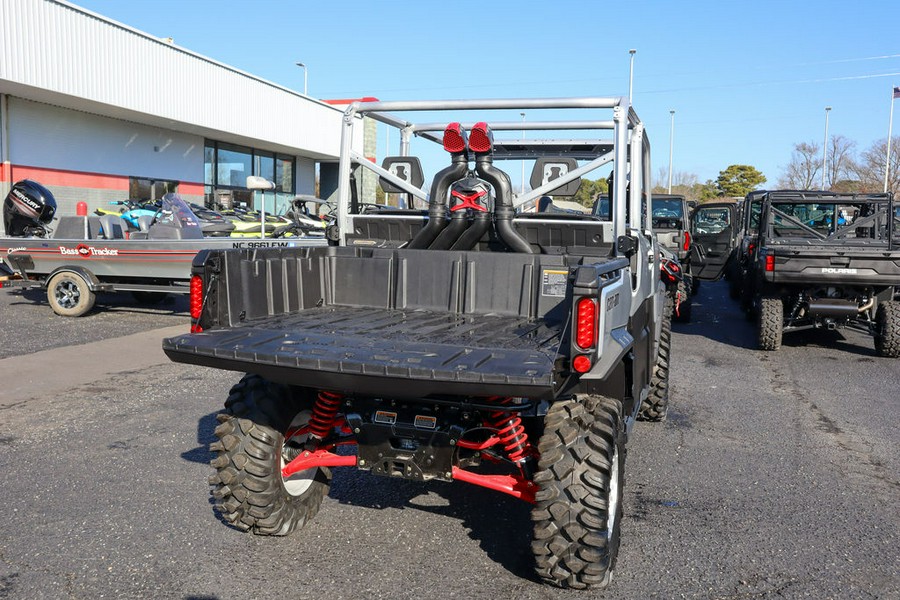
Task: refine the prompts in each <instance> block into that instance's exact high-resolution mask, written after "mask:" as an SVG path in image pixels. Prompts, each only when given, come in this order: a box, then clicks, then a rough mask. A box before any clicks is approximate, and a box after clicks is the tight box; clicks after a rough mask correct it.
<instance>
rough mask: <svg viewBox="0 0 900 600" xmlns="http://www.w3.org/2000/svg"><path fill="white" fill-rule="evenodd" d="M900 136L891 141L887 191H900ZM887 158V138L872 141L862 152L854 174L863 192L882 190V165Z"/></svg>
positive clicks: (895, 192)
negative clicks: (899, 150) (899, 149)
mask: <svg viewBox="0 0 900 600" xmlns="http://www.w3.org/2000/svg"><path fill="white" fill-rule="evenodd" d="M898 147H900V136H895V137H894V138H893V139H892V141H891V172H890V179H889V180H888V191H889V192H894V194H897V193H900V152H898ZM886 160H887V138H884V139H882V140H878V141H876V142H874V143H873V144H872V145H871V146H870V147H869V149H868V150H866V151H865V152H863V153H862V156H861V157H860V160H859V162H858V164H857V165H856V176H857V177H858V178H859V180H860V182H861V186H862V191H864V192H881V191H883V190H884V167H885V163H886Z"/></svg>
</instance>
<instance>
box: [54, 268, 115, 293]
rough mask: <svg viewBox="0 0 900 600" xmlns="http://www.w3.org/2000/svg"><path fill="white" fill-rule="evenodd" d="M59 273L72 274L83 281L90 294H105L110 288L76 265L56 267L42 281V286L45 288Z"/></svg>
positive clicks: (87, 270) (88, 270)
mask: <svg viewBox="0 0 900 600" xmlns="http://www.w3.org/2000/svg"><path fill="white" fill-rule="evenodd" d="M59 273H72V274H73V275H77V276H78V277H81V278H82V279H83V280H84V282H85V284H87V286H88V289H89V290H90V291H92V292H106V291H109V290H110V286H109V285H106V284H103V283H101V282H100V280H99V279H97V276H96V275H94V274H93V273H91V271H90V269H85V268H84V267H80V266H77V265H66V266H64V267H58V268H56V269H54V270H53V271H51V272H50V273H49V274H48V275H47V277H46V278H45V279H44V286H45V287H46V285H47V282H49V281H50V280H51V279H53V278H54V277H55V276H56V275H57V274H59Z"/></svg>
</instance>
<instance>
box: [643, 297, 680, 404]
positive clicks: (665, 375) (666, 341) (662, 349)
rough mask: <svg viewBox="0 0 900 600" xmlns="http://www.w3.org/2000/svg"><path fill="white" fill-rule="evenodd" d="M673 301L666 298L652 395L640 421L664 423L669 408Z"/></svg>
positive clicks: (654, 369) (644, 402)
mask: <svg viewBox="0 0 900 600" xmlns="http://www.w3.org/2000/svg"><path fill="white" fill-rule="evenodd" d="M671 306H672V300H671V298H668V297H667V298H666V310H665V312H664V315H663V322H662V330H661V331H660V334H659V351H658V352H657V354H656V365H655V366H654V367H653V378H652V379H651V380H650V393H649V394H648V395H647V398H646V399H645V400H644V401H643V402H641V410H640V412H638V415H637V417H638V419H639V420H641V421H662V420H664V419H665V418H666V411H667V410H668V408H669V354H670V352H671V349H672V316H671V315H672V309H671Z"/></svg>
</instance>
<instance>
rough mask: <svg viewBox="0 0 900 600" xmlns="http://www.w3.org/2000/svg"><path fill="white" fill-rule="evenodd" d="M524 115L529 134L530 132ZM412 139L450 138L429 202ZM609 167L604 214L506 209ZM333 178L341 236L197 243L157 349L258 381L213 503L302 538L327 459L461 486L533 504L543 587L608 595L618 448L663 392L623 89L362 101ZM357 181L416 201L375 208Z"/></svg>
mask: <svg viewBox="0 0 900 600" xmlns="http://www.w3.org/2000/svg"><path fill="white" fill-rule="evenodd" d="M521 110H528V111H529V115H533V116H534V117H535V120H534V121H531V122H529V123H528V124H527V129H528V130H529V131H538V132H542V133H541V134H539V139H535V140H533V141H529V140H522V139H520V136H519V135H518V132H519V131H520V130H521V129H522V127H523V125H522V122H521V121H520V120H519V119H518V114H519V112H520V111H521ZM548 110H552V111H554V112H553V113H551V114H549V115H548V120H541V118H540V116H539V115H540V114H541V113H542V112H543V113H544V114H547V111H548ZM420 111H427V115H428V119H429V121H427V122H424V123H420V124H417V123H414V122H413V121H412V118H413V117H414V116H415V115H416V114H418V113H419V112H420ZM560 114H564V115H566V116H570V117H571V122H569V121H565V120H561V119H560ZM361 117H368V118H371V119H374V120H375V121H378V122H380V123H383V124H386V125H388V126H391V127H396V128H398V129H399V136H398V137H397V138H393V137H392V139H400V148H401V154H400V155H399V156H390V157H387V158H385V159H384V161H383V163H382V164H381V165H378V164H376V163H374V162H371V161H369V160H368V159H367V158H366V157H365V156H364V155H362V153H361V152H360V151H359V146H360V145H359V141H360V140H361V139H362V130H363V122H362V118H361ZM560 131H565V132H566V133H564V134H563V136H562V137H559V139H557V138H555V137H552V136H555V135H558V132H560ZM441 132H443V133H441ZM494 132H498V136H497V138H495V137H494ZM604 132H606V133H607V135H608V133H612V137H611V138H608V137H602V136H603V135H604ZM504 133H505V134H506V135H507V137H506V138H505V139H504V138H503V137H502V135H503V134H504ZM578 135H580V136H582V137H584V139H573V136H578ZM585 136H587V137H585ZM598 136H600V137H598ZM413 141H415V142H416V143H421V144H423V145H431V144H433V143H436V144H438V145H439V147H440V146H443V149H444V151H445V152H446V153H445V154H444V156H445V157H446V158H445V159H444V160H445V161H446V162H445V163H444V165H443V168H441V169H440V170H439V171H438V172H437V173H435V174H434V175H433V180H432V182H431V187H430V193H426V191H425V190H424V189H422V185H423V182H424V181H425V180H426V179H425V177H424V173H423V170H422V166H421V161H420V160H419V159H418V158H417V157H416V156H414V155H413V151H414V149H413V148H412V144H411V142H413ZM432 154H433V153H432ZM522 160H529V161H534V168H533V170H532V177H531V183H532V188H533V189H531V190H530V191H528V192H524V193H521V194H515V193H514V192H513V185H512V183H511V181H510V177H509V175H508V174H507V171H504V170H503V169H501V167H500V166H499V165H500V164H502V163H503V162H504V161H512V165H511V168H512V169H513V170H514V172H515V171H518V170H519V166H520V164H521V161H522ZM604 167H605V168H606V169H607V170H608V169H611V170H612V173H613V180H614V185H613V189H612V190H611V203H612V210H611V213H610V216H609V218H605V219H604V218H601V217H598V216H595V215H589V214H574V213H553V212H548V213H524V212H520V211H519V210H518V209H519V208H520V207H522V206H531V205H534V203H535V202H536V201H537V200H538V199H539V198H541V197H542V196H545V195H555V196H566V195H572V194H574V193H575V192H576V191H577V189H578V187H579V185H580V178H581V177H582V176H586V175H589V174H591V173H596V174H595V175H594V177H597V176H598V175H599V176H604V175H606V173H602V174H601V173H598V171H599V170H600V169H601V168H604ZM338 172H339V181H338V182H337V184H338V189H337V192H336V194H337V217H336V220H335V222H334V223H333V225H331V227H330V228H329V230H328V237H329V239H331V240H332V241H333V244H334V245H332V246H330V247H326V248H317V249H311V248H296V249H294V248H284V249H278V250H271V249H261V250H237V251H210V252H206V253H204V254H203V255H202V256H198V257H197V259H196V260H195V261H194V268H193V279H192V281H191V289H192V295H191V317H192V333H191V334H190V335H182V336H178V337H174V338H170V339H167V340H165V341H164V343H163V347H164V349H165V351H166V353H167V354H168V355H169V357H170V358H171V359H172V360H175V361H179V362H184V363H192V364H197V365H203V366H207V367H214V368H219V369H229V370H235V371H241V372H246V373H247V375H245V376H244V378H243V379H242V380H241V382H240V383H238V384H237V385H236V386H235V387H234V388H233V389H232V391H231V394H230V396H229V397H228V399H227V400H226V401H225V410H224V412H223V413H222V414H220V415H219V418H218V419H219V426H218V427H217V428H216V436H217V437H218V439H219V441H218V442H216V443H214V444H213V445H212V450H214V451H215V452H216V453H217V457H216V458H215V460H213V461H212V464H213V466H214V467H215V469H216V473H215V475H213V476H212V478H211V479H210V482H211V484H212V485H213V487H214V490H213V494H214V496H215V497H216V499H217V502H218V504H217V508H218V510H219V511H220V512H221V514H222V517H223V518H224V519H225V520H226V521H227V522H228V523H230V524H232V525H234V526H235V527H237V528H239V529H243V530H247V531H251V532H253V533H256V534H261V535H285V534H288V533H291V532H293V531H295V530H297V529H300V528H302V527H303V526H304V525H305V524H306V523H307V522H308V521H309V520H310V519H312V518H313V516H315V514H316V513H317V512H318V510H319V506H320V504H321V502H322V499H323V497H324V496H325V495H326V494H327V492H328V487H329V484H330V480H331V475H330V473H331V471H330V469H332V468H335V467H355V468H357V469H361V470H365V471H369V472H370V473H371V474H373V475H379V476H383V477H388V478H395V479H405V480H414V481H419V482H428V481H432V480H438V481H443V482H452V481H462V482H467V483H470V484H475V485H479V486H483V487H487V488H490V489H493V490H496V491H499V492H503V493H506V494H509V495H511V496H513V497H516V498H519V499H521V500H524V501H526V502H529V503H532V504H533V505H534V508H533V511H532V520H533V521H534V523H533V526H534V541H533V543H532V550H533V553H534V559H535V565H536V570H537V574H538V575H539V576H540V577H541V578H542V579H543V580H545V581H547V582H549V583H552V584H555V585H558V586H562V587H572V588H586V587H590V586H597V587H603V586H606V585H607V584H608V583H609V581H610V578H611V575H612V570H613V567H614V566H615V563H616V555H617V552H618V546H619V536H620V528H621V523H622V486H623V484H624V476H623V468H624V467H623V465H624V461H625V448H626V446H625V444H626V442H627V440H628V439H629V437H630V436H631V434H632V433H633V425H634V423H635V420H636V418H637V417H638V416H639V414H641V410H642V404H643V403H645V401H647V399H648V398H650V397H651V395H652V394H654V392H655V390H657V389H659V388H660V386H665V387H666V388H667V385H668V382H667V379H668V365H667V364H666V369H665V370H663V371H659V370H658V369H656V367H657V365H658V364H661V363H662V360H661V359H660V356H667V352H668V344H666V345H665V348H663V346H662V345H661V344H660V335H661V331H662V329H663V323H664V309H665V291H664V286H663V284H662V282H661V279H660V263H659V252H658V248H657V246H656V244H655V241H654V237H653V235H652V231H651V224H650V211H649V210H648V206H647V203H648V202H649V194H648V190H649V179H650V156H649V143H648V141H647V139H646V136H645V133H644V129H643V125H642V124H641V122H640V120H639V119H638V117H637V115H636V114H635V113H634V111H633V110H632V109H631V108H630V107H629V105H628V102H627V99H624V98H574V99H553V100H483V101H447V102H426V101H416V102H372V103H353V104H351V105H350V107H349V108H348V109H347V111H346V114H345V117H344V120H343V137H342V142H341V156H340V166H339V169H338ZM366 177H370V178H372V180H374V179H375V178H377V180H378V182H379V183H380V185H381V186H382V188H384V189H385V190H386V191H387V192H389V193H391V194H395V195H400V196H401V198H400V202H399V204H400V206H406V207H408V208H382V209H380V210H377V211H366V210H365V209H364V206H365V204H366V203H367V202H371V201H372V200H373V198H369V197H367V195H366V194H367V192H366V186H365V185H363V183H364V179H365V178H366ZM371 194H372V195H373V196H374V189H372V190H371ZM425 203H427V210H421V209H420V208H419V207H420V206H421V207H424V206H426V204H425ZM629 217H631V219H629ZM651 404H656V403H651ZM646 416H647V417H648V418H654V416H656V417H657V418H658V415H650V414H648V415H646ZM338 448H341V449H342V451H341V452H340V453H339V452H337V450H338ZM485 466H487V467H489V468H488V469H484V468H483V467H485Z"/></svg>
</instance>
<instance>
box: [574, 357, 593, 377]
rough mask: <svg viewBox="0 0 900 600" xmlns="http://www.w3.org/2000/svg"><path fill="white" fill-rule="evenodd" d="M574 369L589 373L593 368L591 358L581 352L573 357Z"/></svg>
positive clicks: (577, 371) (578, 371)
mask: <svg viewBox="0 0 900 600" xmlns="http://www.w3.org/2000/svg"><path fill="white" fill-rule="evenodd" d="M572 369H574V371H575V372H576V373H587V372H588V371H590V370H591V359H590V357H588V356H585V355H584V354H579V355H578V356H576V357H575V358H574V359H572Z"/></svg>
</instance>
